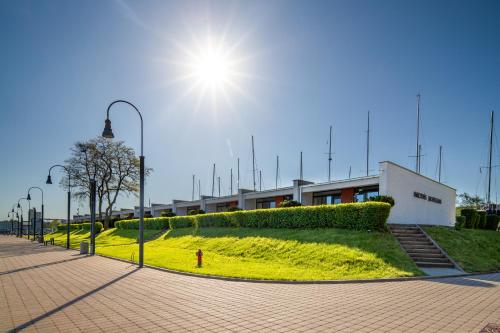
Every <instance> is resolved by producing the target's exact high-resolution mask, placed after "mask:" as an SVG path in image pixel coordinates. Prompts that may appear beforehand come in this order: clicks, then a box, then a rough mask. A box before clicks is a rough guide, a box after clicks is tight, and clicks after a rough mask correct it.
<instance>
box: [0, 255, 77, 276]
mask: <svg viewBox="0 0 500 333" xmlns="http://www.w3.org/2000/svg"><path fill="white" fill-rule="evenodd" d="M83 258H86V257H77V258H71V259H65V260H60V261H52V262H47V263H45V264H40V265H35V266H28V267H22V268H16V269H13V270H11V271H5V272H0V276H2V275H7V274H13V273H18V272H22V271H27V270H30V269H35V268H41V267H47V266H52V265H57V264H62V263H65V262H68V261H73V260H78V259H83Z"/></svg>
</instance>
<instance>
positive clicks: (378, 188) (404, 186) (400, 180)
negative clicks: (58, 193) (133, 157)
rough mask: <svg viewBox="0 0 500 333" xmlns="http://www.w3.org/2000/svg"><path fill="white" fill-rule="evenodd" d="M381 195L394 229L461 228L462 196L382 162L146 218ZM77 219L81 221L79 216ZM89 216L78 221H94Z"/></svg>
mask: <svg viewBox="0 0 500 333" xmlns="http://www.w3.org/2000/svg"><path fill="white" fill-rule="evenodd" d="M375 195H389V196H391V197H393V198H394V201H395V203H396V204H395V205H394V207H392V209H391V214H390V216H389V220H388V223H396V224H430V225H444V226H453V225H454V223H455V197H456V190H455V189H454V188H451V187H449V186H447V185H444V184H442V183H439V182H437V181H435V180H433V179H431V178H428V177H425V176H422V175H420V174H418V173H415V172H413V171H411V170H409V169H407V168H404V167H402V166H400V165H397V164H395V163H393V162H388V161H384V162H380V163H379V173H378V175H373V176H367V177H359V178H351V179H344V180H335V181H331V182H325V183H312V182H308V181H305V180H294V181H293V186H290V187H282V188H278V189H274V190H266V191H250V190H246V189H240V190H239V192H238V193H237V194H233V195H230V196H224V197H209V196H202V197H201V198H200V199H199V200H195V201H184V200H173V201H172V203H171V204H152V205H151V207H146V208H145V213H146V214H147V215H149V214H150V215H151V216H155V217H156V216H160V215H161V213H162V212H164V211H171V212H174V213H176V214H177V215H187V213H188V212H189V211H190V210H193V209H202V210H204V211H205V212H207V213H211V212H223V211H226V210H227V209H228V208H229V207H239V208H241V209H245V210H251V209H265V208H274V207H277V206H278V205H279V204H280V203H281V202H282V201H283V200H296V201H298V202H300V203H302V204H303V205H323V204H338V203H349V202H362V201H365V200H367V199H368V198H370V197H372V196H375ZM132 214H133V216H135V217H138V216H139V207H135V209H130V210H125V209H122V210H120V211H117V212H113V216H119V217H120V218H125V217H127V216H132ZM75 217H76V216H75ZM89 219H90V217H89V216H88V215H85V216H78V217H77V220H89Z"/></svg>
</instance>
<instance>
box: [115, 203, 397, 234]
mask: <svg viewBox="0 0 500 333" xmlns="http://www.w3.org/2000/svg"><path fill="white" fill-rule="evenodd" d="M390 209H391V206H390V204H388V203H385V202H362V203H348V204H338V205H322V206H301V207H290V208H273V209H257V210H245V211H243V210H241V211H235V212H225V213H210V214H199V215H191V216H175V217H160V218H152V219H145V229H163V228H166V227H167V226H168V227H170V229H177V228H188V227H201V228H206V227H242V228H348V229H357V230H385V227H386V223H387V218H388V217H389V213H390ZM116 226H117V228H119V229H138V228H139V220H138V219H135V220H123V221H119V222H117V223H116Z"/></svg>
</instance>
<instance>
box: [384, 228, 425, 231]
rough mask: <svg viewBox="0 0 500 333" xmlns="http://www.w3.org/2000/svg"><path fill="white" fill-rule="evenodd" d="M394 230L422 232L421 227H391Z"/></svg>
mask: <svg viewBox="0 0 500 333" xmlns="http://www.w3.org/2000/svg"><path fill="white" fill-rule="evenodd" d="M391 230H392V231H396V232H397V231H401V232H415V231H418V232H422V230H420V229H419V228H391Z"/></svg>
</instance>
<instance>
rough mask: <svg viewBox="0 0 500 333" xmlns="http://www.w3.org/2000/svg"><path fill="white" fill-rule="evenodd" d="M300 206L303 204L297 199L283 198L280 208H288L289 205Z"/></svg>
mask: <svg viewBox="0 0 500 333" xmlns="http://www.w3.org/2000/svg"><path fill="white" fill-rule="evenodd" d="M298 206H302V204H301V203H300V202H298V201H295V200H283V201H282V202H281V203H280V204H279V206H278V208H287V207H298Z"/></svg>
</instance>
